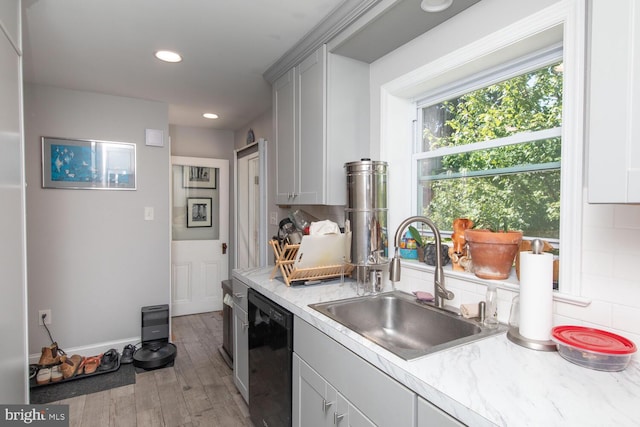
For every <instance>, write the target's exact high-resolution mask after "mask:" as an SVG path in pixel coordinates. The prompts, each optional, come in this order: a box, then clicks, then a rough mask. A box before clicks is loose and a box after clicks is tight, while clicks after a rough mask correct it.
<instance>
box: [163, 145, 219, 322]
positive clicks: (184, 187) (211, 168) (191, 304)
mask: <svg viewBox="0 0 640 427" xmlns="http://www.w3.org/2000/svg"><path fill="white" fill-rule="evenodd" d="M171 193H172V194H171V201H172V212H171V217H172V227H171V228H172V239H171V311H172V315H173V316H182V315H186V314H195V313H204V312H208V311H217V310H222V288H221V282H222V280H225V279H227V278H228V276H229V261H228V259H229V256H228V248H227V243H228V241H229V161H228V160H220V159H208V158H196V157H175V156H174V157H172V192H171Z"/></svg>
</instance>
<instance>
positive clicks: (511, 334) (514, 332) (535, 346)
mask: <svg viewBox="0 0 640 427" xmlns="http://www.w3.org/2000/svg"><path fill="white" fill-rule="evenodd" d="M507 338H508V339H509V341H511V342H514V343H516V344H518V345H521V346H522V347H525V348H528V349H530V350H538V351H558V346H557V345H556V343H555V342H553V341H551V340H546V341H538V340H532V339H530V338H527V337H523V336H522V335H520V328H519V327H515V326H511V327H509V331H508V332H507Z"/></svg>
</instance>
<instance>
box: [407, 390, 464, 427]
mask: <svg viewBox="0 0 640 427" xmlns="http://www.w3.org/2000/svg"><path fill="white" fill-rule="evenodd" d="M462 426H464V424H462V423H461V422H460V421H458V420H456V419H455V418H453V417H452V416H451V415H449V414H447V413H446V412H444V411H442V410H441V409H440V408H438V407H437V406H435V405H433V404H431V403H430V402H428V401H427V400H425V399H423V398H421V397H418V427H462Z"/></svg>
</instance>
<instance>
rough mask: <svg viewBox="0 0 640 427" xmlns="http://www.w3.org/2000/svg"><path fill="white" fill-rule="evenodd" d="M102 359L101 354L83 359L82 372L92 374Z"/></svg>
mask: <svg viewBox="0 0 640 427" xmlns="http://www.w3.org/2000/svg"><path fill="white" fill-rule="evenodd" d="M101 360H102V354H100V355H98V356H91V357H87V358H85V359H84V373H85V374H93V373H94V372H95V371H96V370H97V369H98V367H99V366H100V361H101Z"/></svg>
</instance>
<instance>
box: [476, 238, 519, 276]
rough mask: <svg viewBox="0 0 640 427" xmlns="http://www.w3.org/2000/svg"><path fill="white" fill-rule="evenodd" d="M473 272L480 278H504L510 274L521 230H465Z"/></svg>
mask: <svg viewBox="0 0 640 427" xmlns="http://www.w3.org/2000/svg"><path fill="white" fill-rule="evenodd" d="M464 237H465V239H466V240H467V243H468V244H469V251H470V253H471V260H472V262H473V273H474V274H475V275H476V276H478V277H480V278H482V279H492V280H504V279H506V278H508V277H509V275H510V274H511V268H512V267H513V261H514V259H515V257H516V254H517V253H518V249H519V247H520V242H521V241H522V232H521V231H507V232H500V231H498V232H493V231H491V230H484V229H481V230H474V229H472V230H465V232H464Z"/></svg>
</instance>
